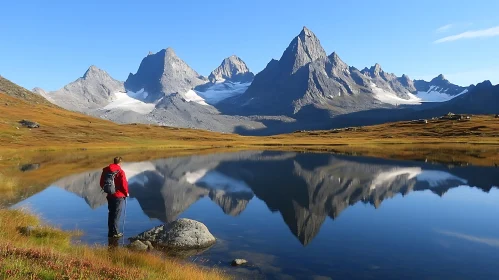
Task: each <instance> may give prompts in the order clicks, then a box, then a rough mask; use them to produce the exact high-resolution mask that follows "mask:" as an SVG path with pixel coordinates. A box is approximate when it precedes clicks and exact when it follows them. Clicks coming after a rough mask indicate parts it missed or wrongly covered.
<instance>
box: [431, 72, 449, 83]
mask: <svg viewBox="0 0 499 280" xmlns="http://www.w3.org/2000/svg"><path fill="white" fill-rule="evenodd" d="M430 83H431V84H435V85H441V84H450V82H449V81H448V80H447V79H446V78H445V77H444V75H443V74H440V75H438V76H436V77H435V78H433V79H432V80H431V81H430Z"/></svg>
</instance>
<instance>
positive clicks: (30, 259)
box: [0, 209, 228, 280]
mask: <svg viewBox="0 0 499 280" xmlns="http://www.w3.org/2000/svg"><path fill="white" fill-rule="evenodd" d="M26 226H35V227H34V229H33V230H31V231H29V234H27V233H26V231H25V230H23V229H25V228H26ZM74 234H77V233H69V232H63V231H61V230H58V229H54V228H50V227H45V226H40V225H39V221H38V219H37V218H36V217H34V216H32V215H30V214H29V213H27V212H24V211H20V210H2V209H0V279H23V280H24V279H133V280H136V279H228V277H227V276H224V275H223V274H222V272H220V271H217V270H208V269H203V268H199V267H196V266H194V265H191V264H186V263H181V262H179V261H175V260H166V261H165V259H163V258H162V257H161V256H157V255H153V254H150V253H134V252H131V251H128V250H126V249H123V248H113V249H109V248H102V247H88V246H83V245H74V244H71V237H72V236H73V235H74Z"/></svg>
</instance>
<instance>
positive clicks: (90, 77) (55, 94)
mask: <svg viewBox="0 0 499 280" xmlns="http://www.w3.org/2000/svg"><path fill="white" fill-rule="evenodd" d="M33 91H34V92H36V93H37V94H39V95H41V96H43V97H45V98H46V99H47V100H48V101H50V102H52V103H54V104H56V105H58V106H60V107H62V108H64V109H67V110H71V111H77V112H82V113H85V112H87V111H88V110H90V109H97V108H101V107H103V106H106V105H107V104H109V102H111V100H112V99H113V98H114V96H115V94H116V93H117V92H124V91H125V88H124V87H123V82H120V81H118V80H115V79H113V78H112V77H111V76H110V75H109V74H108V73H107V72H106V71H104V70H102V69H99V68H98V67H96V66H94V65H92V66H90V67H89V68H88V70H87V71H86V72H85V74H84V75H83V76H82V77H81V78H78V79H77V80H76V81H74V82H72V83H69V84H68V85H66V86H64V87H63V88H61V89H59V90H57V91H52V92H45V91H43V90H41V89H37V88H35V89H33Z"/></svg>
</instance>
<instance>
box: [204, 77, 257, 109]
mask: <svg viewBox="0 0 499 280" xmlns="http://www.w3.org/2000/svg"><path fill="white" fill-rule="evenodd" d="M250 85H251V83H232V82H226V83H220V82H217V83H215V84H213V85H212V86H210V87H209V88H207V89H206V90H205V91H196V93H197V94H198V95H200V96H201V97H202V98H203V99H204V100H205V101H206V102H207V103H209V104H216V103H218V102H220V101H222V100H224V99H227V98H229V97H233V96H236V95H241V94H243V93H244V92H246V90H247V89H248V87H249V86H250Z"/></svg>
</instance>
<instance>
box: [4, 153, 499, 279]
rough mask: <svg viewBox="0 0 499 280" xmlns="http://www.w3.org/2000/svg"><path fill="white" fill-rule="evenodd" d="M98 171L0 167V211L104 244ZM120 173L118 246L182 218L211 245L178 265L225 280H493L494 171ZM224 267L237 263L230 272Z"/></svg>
mask: <svg viewBox="0 0 499 280" xmlns="http://www.w3.org/2000/svg"><path fill="white" fill-rule="evenodd" d="M80 160H81V159H80ZM41 162H42V161H41ZM72 166H74V165H72ZM104 166H105V162H103V165H102V167H104ZM102 167H100V168H95V167H92V168H87V167H86V165H85V163H81V164H78V168H73V167H72V168H73V169H74V172H73V169H72V168H69V167H68V168H67V169H66V166H65V163H64V162H62V163H61V162H58V163H57V164H55V163H54V164H52V163H50V161H47V163H43V162H42V163H40V162H22V160H18V161H12V163H11V164H10V167H9V168H10V169H9V170H11V171H12V170H14V169H15V172H14V173H15V174H17V175H16V176H17V177H18V178H21V179H20V182H25V183H23V184H21V187H20V188H19V189H18V190H16V194H15V195H11V196H10V197H4V198H3V199H0V201H1V202H2V203H3V204H4V206H7V207H10V208H27V209H29V210H30V211H32V212H33V213H35V214H37V215H39V216H40V217H41V218H42V219H43V220H44V221H45V222H46V223H48V224H49V225H53V226H57V227H60V228H62V229H65V230H79V231H81V232H82V233H83V234H82V235H81V236H80V237H78V240H76V241H77V242H84V243H88V244H100V245H103V246H107V245H108V239H107V211H108V210H107V201H106V198H105V194H104V193H103V192H102V191H101V189H100V187H99V179H100V175H101V171H102ZM122 168H123V169H124V171H125V173H126V175H127V178H128V180H129V188H130V198H129V199H128V202H127V209H126V220H125V229H124V233H125V238H124V239H123V240H120V244H121V242H124V243H127V242H128V241H127V238H128V237H132V236H135V235H137V234H139V233H141V232H143V231H146V230H149V229H151V228H153V227H155V226H158V225H161V224H164V223H168V222H171V221H174V220H176V219H178V218H189V219H194V220H197V221H200V222H202V223H204V224H205V225H206V226H207V227H208V228H209V230H210V232H211V233H212V234H213V235H214V236H215V237H216V238H217V242H216V244H215V245H213V246H212V247H211V248H209V249H208V250H206V251H204V252H202V253H199V254H197V255H193V256H189V257H187V258H186V259H185V261H189V262H194V263H197V264H199V265H202V266H207V267H219V268H222V269H223V270H225V271H227V273H230V274H233V275H234V276H235V278H236V279H316V280H319V279H321V280H322V279H499V268H498V267H499V190H498V188H497V186H499V169H498V168H497V167H494V166H472V165H466V164H463V165H444V164H438V163H427V162H422V161H400V160H388V159H378V158H372V157H361V156H348V155H337V154H321V153H296V152H276V151H245V152H230V153H229V152H227V153H225V152H223V153H214V154H204V155H191V156H185V155H184V156H171V157H167V158H164V159H151V160H138V161H127V160H126V157H125V162H124V163H123V165H122ZM61 170H64V172H61ZM34 182H36V183H34ZM35 185H37V186H35ZM122 219H123V215H122ZM121 227H122V224H120V228H121ZM236 258H243V259H246V260H248V264H247V265H244V266H239V267H231V266H230V262H231V261H232V260H233V259H236Z"/></svg>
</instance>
